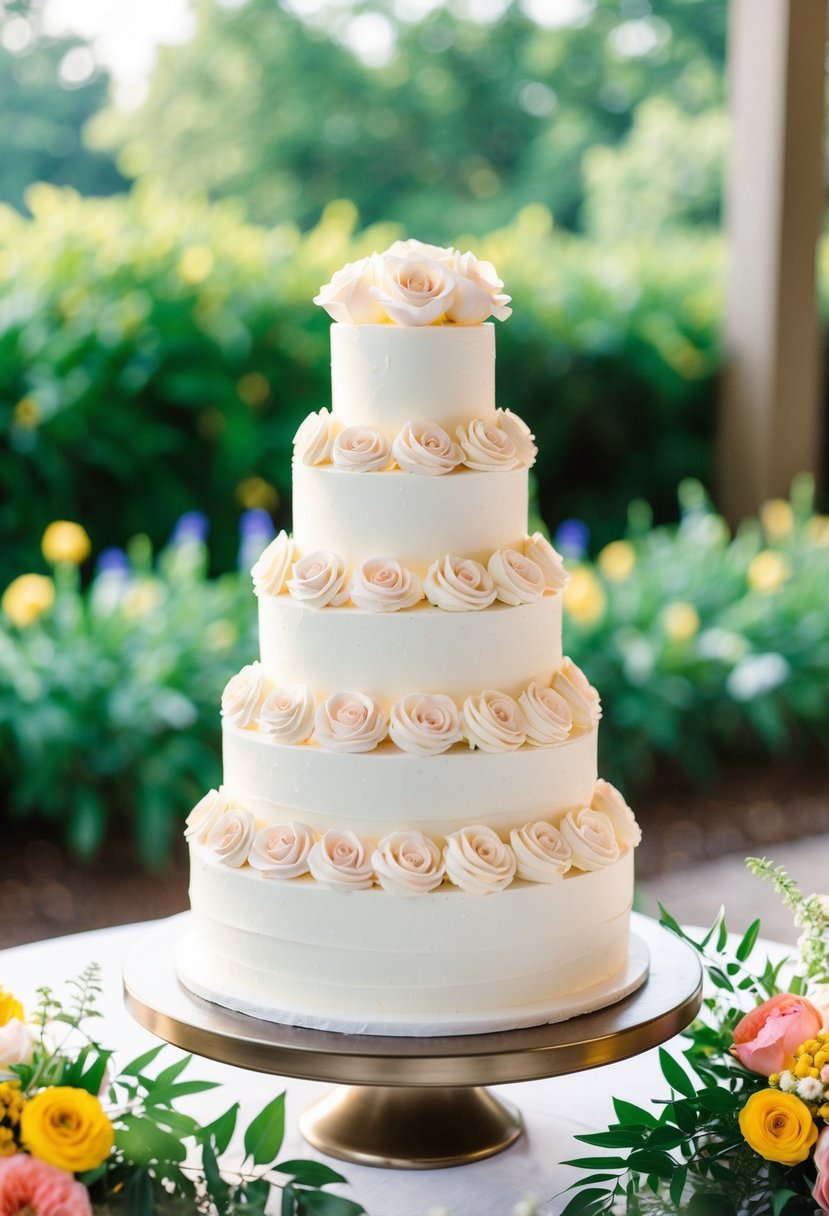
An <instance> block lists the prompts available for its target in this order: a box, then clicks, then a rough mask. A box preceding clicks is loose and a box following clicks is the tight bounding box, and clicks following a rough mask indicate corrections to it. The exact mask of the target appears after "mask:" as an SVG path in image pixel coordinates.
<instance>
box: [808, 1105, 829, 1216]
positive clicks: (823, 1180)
mask: <svg viewBox="0 0 829 1216" xmlns="http://www.w3.org/2000/svg"><path fill="white" fill-rule="evenodd" d="M815 1165H816V1166H817V1181H816V1182H815V1189H814V1190H813V1191H812V1198H813V1199H814V1201H815V1203H816V1204H817V1205H818V1207H819V1208H820V1210H821V1211H822V1212H826V1213H827V1216H829V1127H824V1129H823V1131H822V1132H821V1133H820V1135H819V1136H818V1138H817V1144H816V1145H815Z"/></svg>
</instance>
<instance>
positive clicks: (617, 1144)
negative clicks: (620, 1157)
mask: <svg viewBox="0 0 829 1216" xmlns="http://www.w3.org/2000/svg"><path fill="white" fill-rule="evenodd" d="M647 1135H648V1133H647V1129H646V1128H644V1127H634V1126H633V1125H630V1126H628V1127H620V1128H613V1129H611V1131H608V1132H588V1133H585V1134H584V1135H581V1136H575V1137H574V1139H576V1140H580V1141H581V1142H582V1144H591V1145H592V1146H593V1147H594V1148H636V1146H637V1145H644V1143H645V1141H646V1140H647Z"/></svg>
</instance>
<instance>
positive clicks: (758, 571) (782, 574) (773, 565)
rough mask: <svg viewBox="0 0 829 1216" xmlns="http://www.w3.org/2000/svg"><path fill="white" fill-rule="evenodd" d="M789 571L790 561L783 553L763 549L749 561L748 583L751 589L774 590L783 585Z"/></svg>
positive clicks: (790, 570)
mask: <svg viewBox="0 0 829 1216" xmlns="http://www.w3.org/2000/svg"><path fill="white" fill-rule="evenodd" d="M791 572H792V566H791V562H790V561H789V559H788V558H787V557H786V555H785V554H784V553H777V552H776V551H775V550H774V549H764V550H763V552H762V553H758V554H757V556H756V557H753V558H752V559H751V561H750V563H749V567H748V585H749V587H751V589H752V591H776V590H777V589H778V587H782V586H783V584H784V583H785V581H786V579H787V578H789V576H790V575H791Z"/></svg>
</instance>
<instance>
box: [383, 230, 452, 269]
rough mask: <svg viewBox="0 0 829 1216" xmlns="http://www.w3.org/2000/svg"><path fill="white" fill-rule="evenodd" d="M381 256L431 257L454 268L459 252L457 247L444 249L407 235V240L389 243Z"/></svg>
mask: <svg viewBox="0 0 829 1216" xmlns="http://www.w3.org/2000/svg"><path fill="white" fill-rule="evenodd" d="M383 257H393V258H431V259H432V261H433V262H440V264H441V266H448V267H449V268H450V269H452V270H454V268H455V266H456V264H457V261H458V258H459V257H460V254H459V253H458V251H457V249H452V248H449V249H446V248H445V247H444V246H443V245H429V244H428V243H427V242H426V241H417V240H415V238H414V237H409V238H408V240H405V241H395V242H394V244H393V245H389V247H388V249H384V250H383Z"/></svg>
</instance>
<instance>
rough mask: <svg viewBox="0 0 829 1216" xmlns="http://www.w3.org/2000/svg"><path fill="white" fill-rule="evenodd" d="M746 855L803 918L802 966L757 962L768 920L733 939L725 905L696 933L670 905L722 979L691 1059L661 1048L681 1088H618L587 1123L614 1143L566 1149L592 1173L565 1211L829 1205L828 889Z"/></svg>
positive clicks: (721, 1214)
mask: <svg viewBox="0 0 829 1216" xmlns="http://www.w3.org/2000/svg"><path fill="white" fill-rule="evenodd" d="M747 864H748V865H749V867H750V868H751V869H752V870H753V872H754V873H755V874H757V875H759V876H760V877H762V878H766V879H769V880H770V881H771V882H772V883H773V884H774V886H775V888H776V889H777V891H778V893H779V894H780V895H781V896H782V897H783V899H784V900H785V902H786V903H787V905H788V906H789V907H790V908H791V910H792V912H793V914H794V918H795V922H796V923H797V924H798V925H800V926H801V927H802V929H803V932H802V935H801V937H800V940H799V943H798V946H799V961H798V965H797V973H796V974H792V975H791V976H789V974H788V972H789V969H788V968H787V966H786V964H787V960H786V959H783V960H781V961H780V962H778V963H776V964H772V963H771V962H770V961H769V960H768V959H766V960H765V961H764V964H763V966H762V968H761V969H759V970H757V969H752V968H751V967H749V965H748V963H749V961H750V958H751V956H752V954H753V952H754V948H755V944H756V942H757V938H758V936H759V933H760V922H759V920H755V921H754V923H753V924H752V925H751V926H750V927H749V928H748V930H747V931H746V933H745V934H744V935H743V937H742V939H741V940H740V941H739V943H738V944H737V945H736V948H734V949H733V950H732V949H731V948H730V945H729V935H728V930H727V927H726V923H725V917H724V914H723V913H722V912H721V913H720V916H719V917H718V919H717V921H716V922H715V923H714V925H713V926H712V927H711V929H710V930H709V931H708V932H707V933H706V934H705V936H704V937H703V938H702V940H701V941H697V940H695V939H694V938H692V937H690V936H689V935H688V934H687V933H685V932H684V930H683V929H682V928H681V927H680V926H679V925H678V924H677V922H676V921H675V920H674V919H673V918H672V917H671V916H670V914H669V913H667V912H666V911H665V910H664V909H662V923H663V925H665V926H666V927H667V928H668V929H670V930H671V931H672V932H673V933H675V934H677V936H678V937H680V938H682V940H683V941H686V942H688V943H689V944H690V945H691V946H692V947H693V948H694V949H695V950H697V951H698V952H699V954H700V957H701V959H702V962H703V965H704V968H705V972H706V975H707V978H708V981H709V984H710V989H711V995H709V996H706V997H705V999H704V1001H703V1009H704V1013H703V1016H702V1017H700V1018H699V1019H698V1020H696V1021H695V1022H694V1023H693V1024H692V1025H691V1026H690V1027H689V1029H688V1030H687V1031H686V1032H685V1037H686V1038H687V1039H688V1040H689V1046H688V1048H687V1050H686V1051H685V1052H684V1058H685V1060H686V1062H687V1064H688V1069H687V1070H686V1068H685V1067H683V1065H682V1064H681V1063H680V1062H678V1061H677V1060H676V1059H674V1058H673V1057H672V1056H671V1055H669V1054H668V1053H667V1051H665V1050H664V1049H660V1053H659V1055H660V1063H661V1067H662V1073H663V1075H664V1078H665V1080H666V1082H667V1084H668V1085H669V1086H670V1089H671V1091H672V1092H671V1097H670V1099H668V1100H666V1101H664V1102H663V1103H662V1104H661V1105H662V1109H661V1111H659V1112H658V1113H654V1112H653V1111H650V1110H645V1109H643V1108H641V1107H639V1106H635V1105H633V1104H632V1103H630V1102H625V1101H621V1100H618V1099H614V1103H613V1104H614V1109H615V1113H616V1122H615V1123H613V1124H611V1125H610V1126H609V1127H608V1129H607V1130H606V1131H602V1132H598V1133H596V1134H591V1135H583V1136H577V1137H576V1139H577V1140H581V1141H583V1142H584V1143H585V1144H589V1145H592V1146H593V1147H595V1148H599V1149H601V1150H602V1153H601V1155H599V1156H595V1157H581V1158H578V1159H576V1160H572V1161H569V1162H567V1163H566V1164H568V1165H573V1166H576V1167H577V1168H579V1169H583V1170H586V1171H588V1175H587V1177H584V1178H579V1180H578V1181H577V1182H576V1183H574V1184H573V1188H571V1189H575V1191H576V1194H575V1195H574V1196H573V1197H572V1198H571V1199H570V1202H569V1203H568V1204H567V1206H566V1207H565V1209H564V1212H563V1213H562V1216H574V1214H575V1213H582V1214H584V1216H597V1214H598V1213H601V1212H614V1211H624V1212H627V1213H637V1214H639V1213H645V1212H649V1213H654V1214H656V1213H676V1212H682V1213H688V1216H816V1214H817V1216H819V1214H820V1213H823V1214H824V1216H826V1214H827V1213H829V1029H826V1022H827V1014H829V896H826V895H809V896H804V895H803V894H802V893H801V891H800V889H799V887H798V885H797V883H795V882H794V881H793V880H792V879H791V878H789V877H788V875H787V874H786V873H785V871H784V870H783V869H782V867H774V866H772V865H771V863H769V862H768V861H766V860H765V859H760V858H751V857H750V858H749V859H748V862H747ZM784 976H786V977H787V978H786V979H785V980H784ZM749 1003H750V1007H748V1008H747V1007H746V1006H747V1005H748V1004H749Z"/></svg>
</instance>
